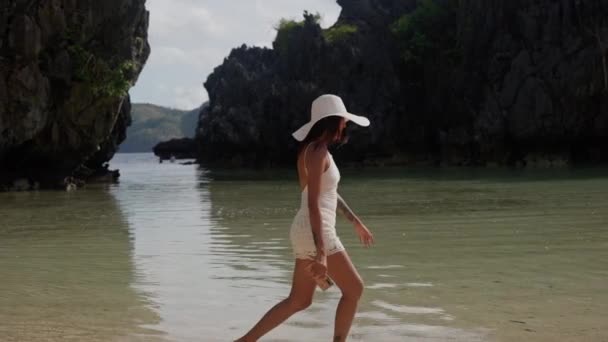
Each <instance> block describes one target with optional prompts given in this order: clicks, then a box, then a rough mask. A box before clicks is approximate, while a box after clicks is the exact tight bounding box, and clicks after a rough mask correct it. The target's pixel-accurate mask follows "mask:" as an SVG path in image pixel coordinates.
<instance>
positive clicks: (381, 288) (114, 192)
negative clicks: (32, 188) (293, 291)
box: [0, 155, 608, 342]
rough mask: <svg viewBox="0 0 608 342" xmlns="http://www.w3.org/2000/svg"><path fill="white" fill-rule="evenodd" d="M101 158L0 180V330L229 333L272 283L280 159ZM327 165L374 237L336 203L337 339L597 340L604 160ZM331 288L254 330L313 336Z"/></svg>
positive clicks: (607, 272) (196, 336)
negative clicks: (89, 182)
mask: <svg viewBox="0 0 608 342" xmlns="http://www.w3.org/2000/svg"><path fill="white" fill-rule="evenodd" d="M112 163H113V165H112V166H113V167H118V168H120V169H121V174H122V175H123V176H122V179H121V183H120V184H118V185H116V186H111V187H109V188H107V189H103V188H89V189H87V190H85V191H78V192H75V193H71V194H66V193H48V192H41V193H32V194H0V200H1V202H0V214H1V215H2V216H0V266H1V267H0V280H2V281H0V336H2V337H4V336H8V341H17V340H19V341H21V340H30V341H47V340H51V341H52V340H66V339H67V340H74V341H77V340H78V341H80V340H86V341H131V340H136V341H137V340H138V339H139V340H145V341H150V340H151V341H154V340H162V341H180V342H181V341H229V340H231V339H233V338H235V337H237V336H239V335H240V334H242V333H243V332H244V331H245V330H247V329H249V328H250V327H251V326H252V325H253V324H254V323H255V322H256V320H257V319H259V318H260V317H261V315H262V314H263V313H264V312H266V310H267V309H268V308H270V307H271V306H272V305H274V304H275V303H276V302H277V301H278V300H280V299H282V298H283V297H285V296H286V295H287V294H288V292H289V286H290V281H291V272H292V267H293V258H292V255H291V249H290V244H289V240H288V237H289V232H288V229H289V226H290V223H291V220H292V218H293V215H295V213H296V210H297V208H298V207H299V203H298V201H299V189H298V185H297V181H296V179H295V174H294V173H293V171H284V170H283V171H281V170H278V171H270V172H265V173H252V172H243V171H239V172H232V171H226V172H221V173H218V172H214V173H209V172H206V171H201V170H198V169H197V168H196V166H192V165H189V166H183V165H178V164H171V163H163V164H158V163H157V162H156V160H155V159H154V158H153V157H152V156H151V155H118V156H117V157H116V158H115V160H113V162H112ZM342 174H343V178H342V183H341V186H340V192H341V193H342V195H343V196H344V197H345V198H347V199H348V201H349V203H351V204H352V207H353V208H355V210H356V211H357V213H358V214H359V215H360V216H361V217H362V218H364V220H365V222H366V224H367V225H368V226H369V227H370V228H371V229H372V230H373V231H374V233H375V236H376V240H377V243H376V246H375V247H374V248H372V249H369V250H368V249H364V248H362V247H361V246H360V245H359V243H358V241H357V239H356V237H355V235H354V233H353V231H352V229H351V228H350V226H349V225H348V224H347V223H346V222H345V221H344V220H343V219H341V218H340V219H338V227H337V229H338V233H339V234H340V236H341V238H342V241H343V242H344V244H345V246H346V247H347V249H348V251H349V254H350V255H351V257H352V259H353V261H354V262H355V264H356V265H357V267H358V269H359V271H360V273H361V275H362V276H363V278H364V280H365V283H366V291H365V293H364V296H363V298H362V301H361V305H360V310H359V312H358V314H357V318H356V320H355V323H354V326H353V329H352V340H353V341H419V340H423V341H514V340H523V341H603V340H607V339H608V334H607V333H606V331H605V330H602V328H603V324H604V322H603V320H604V318H605V317H606V316H608V308H607V307H606V305H605V303H608V288H607V287H606V279H608V264H607V261H606V260H608V196H606V193H607V190H608V176H606V172H605V171H603V170H596V171H592V172H588V171H584V172H583V171H581V172H578V171H560V172H559V173H558V174H546V173H543V172H541V173H535V172H531V173H530V172H524V173H510V172H504V171H478V170H464V171H456V172H455V171H453V170H450V171H449V172H445V171H437V170H432V171H428V170H426V171H421V170H414V171H405V170H399V169H386V170H374V171H373V172H368V171H365V172H364V171H363V170H343V171H342ZM5 279H6V280H5ZM338 299H339V291H338V290H337V289H336V288H333V289H331V290H329V291H328V292H326V293H324V292H320V291H317V293H316V298H315V301H314V304H313V305H312V307H311V308H310V309H308V310H306V311H304V312H302V313H298V314H297V315H295V316H294V317H292V318H291V319H289V320H288V321H287V322H286V324H284V325H282V326H280V327H279V328H278V329H276V330H275V331H273V332H272V333H271V334H270V335H268V337H267V338H265V339H264V340H265V341H312V340H322V341H323V340H328V339H329V338H330V336H331V334H332V331H333V318H334V310H335V307H336V305H337V302H338ZM0 340H2V338H0ZM2 341H4V340H2Z"/></svg>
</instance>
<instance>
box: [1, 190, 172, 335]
mask: <svg viewBox="0 0 608 342" xmlns="http://www.w3.org/2000/svg"><path fill="white" fill-rule="evenodd" d="M131 253H132V242H131V234H130V232H129V228H128V226H127V223H126V222H125V219H124V216H123V213H122V212H121V210H120V208H119V207H118V206H117V205H116V202H115V200H114V198H113V196H112V195H110V194H109V193H108V191H107V189H99V188H90V189H87V190H84V191H77V192H74V193H65V192H39V193H0V340H1V341H20V342H21V341H155V340H157V339H158V338H159V337H160V336H161V335H160V334H159V333H158V332H155V331H153V330H151V329H146V328H144V327H143V326H142V325H143V324H150V325H152V324H155V323H157V322H158V315H157V314H156V313H155V312H154V311H152V310H151V309H150V308H149V307H148V306H147V302H146V301H145V298H144V297H143V296H142V294H141V292H138V291H136V290H135V289H133V287H132V283H133V282H134V281H135V280H136V278H137V274H136V272H135V271H134V268H133V264H132V260H131V258H132V255H131Z"/></svg>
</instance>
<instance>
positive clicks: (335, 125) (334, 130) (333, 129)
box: [299, 115, 347, 151]
mask: <svg viewBox="0 0 608 342" xmlns="http://www.w3.org/2000/svg"><path fill="white" fill-rule="evenodd" d="M341 120H342V117H341V116H338V115H332V116H327V117H324V118H323V119H321V120H319V121H317V122H316V123H315V124H314V125H313V126H312V128H311V129H310V131H309V132H308V135H307V136H306V138H305V139H304V140H303V141H302V142H301V143H300V148H299V150H300V151H301V150H302V148H303V147H304V146H307V145H308V144H309V143H311V142H312V141H315V140H318V139H319V138H321V137H322V136H323V134H327V138H328V141H327V145H332V144H334V143H338V144H344V143H345V142H346V141H347V139H346V134H345V131H346V129H343V130H340V121H341Z"/></svg>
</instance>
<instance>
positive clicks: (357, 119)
mask: <svg viewBox="0 0 608 342" xmlns="http://www.w3.org/2000/svg"><path fill="white" fill-rule="evenodd" d="M328 116H341V117H343V118H345V119H346V120H348V121H352V122H354V123H356V124H357V125H359V126H363V127H367V126H369V124H370V122H369V119H368V118H366V117H365V116H361V115H355V114H352V113H348V112H344V113H333V114H327V115H324V116H322V117H320V118H318V119H317V120H315V121H309V122H307V123H306V124H304V125H303V126H302V127H300V128H299V129H298V130H297V131H295V132H293V133H292V136H293V137H294V138H295V139H296V140H298V141H303V140H304V139H306V136H307V135H308V132H310V129H311V128H312V126H314V124H315V123H317V121H319V120H321V119H323V118H326V117H328Z"/></svg>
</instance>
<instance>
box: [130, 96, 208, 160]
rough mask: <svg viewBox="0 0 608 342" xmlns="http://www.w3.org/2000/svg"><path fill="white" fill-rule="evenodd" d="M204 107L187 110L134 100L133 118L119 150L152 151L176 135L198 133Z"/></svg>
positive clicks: (183, 135)
mask: <svg viewBox="0 0 608 342" xmlns="http://www.w3.org/2000/svg"><path fill="white" fill-rule="evenodd" d="M199 112H200V107H199V108H196V109H193V110H190V111H186V110H178V109H173V108H166V107H161V106H157V105H153V104H148V103H136V104H133V107H132V109H131V117H132V120H133V122H132V123H131V126H130V127H129V128H128V129H127V139H126V140H125V142H124V143H122V144H121V145H120V150H119V152H122V153H131V152H152V148H153V147H154V145H156V144H157V143H159V142H161V141H167V140H170V139H173V138H183V137H194V132H195V130H196V125H197V122H198V114H199Z"/></svg>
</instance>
